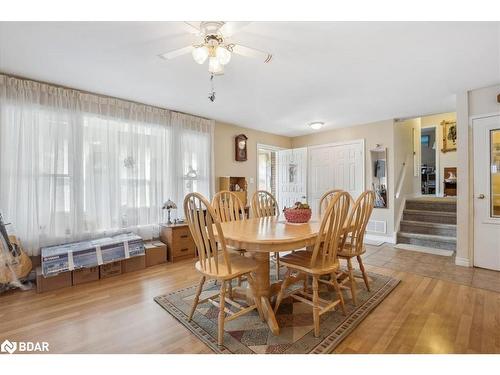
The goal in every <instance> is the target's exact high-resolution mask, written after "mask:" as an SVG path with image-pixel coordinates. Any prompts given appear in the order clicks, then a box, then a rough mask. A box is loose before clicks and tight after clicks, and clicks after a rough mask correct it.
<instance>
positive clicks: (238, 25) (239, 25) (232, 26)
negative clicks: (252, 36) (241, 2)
mask: <svg viewBox="0 0 500 375" xmlns="http://www.w3.org/2000/svg"><path fill="white" fill-rule="evenodd" d="M251 23H252V22H225V23H224V25H222V27H221V28H220V29H219V32H220V33H221V34H222V35H223V36H224V38H229V37H231V36H233V35H234V34H236V33H239V32H240V31H242V29H244V28H245V27H247V26H248V25H250V24H251Z"/></svg>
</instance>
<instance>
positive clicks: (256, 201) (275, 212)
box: [252, 190, 280, 279]
mask: <svg viewBox="0 0 500 375" xmlns="http://www.w3.org/2000/svg"><path fill="white" fill-rule="evenodd" d="M252 212H253V215H254V216H255V217H270V216H276V217H277V216H279V215H280V210H279V207H278V202H277V201H276V198H274V195H272V194H271V193H269V192H268V191H265V190H258V191H256V192H255V193H254V194H253V196H252ZM274 258H275V259H276V278H277V279H279V278H280V255H279V253H278V252H276V253H274Z"/></svg>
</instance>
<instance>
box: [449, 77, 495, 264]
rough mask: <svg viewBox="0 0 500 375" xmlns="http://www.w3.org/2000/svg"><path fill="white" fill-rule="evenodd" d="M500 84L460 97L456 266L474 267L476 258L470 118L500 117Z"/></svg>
mask: <svg viewBox="0 0 500 375" xmlns="http://www.w3.org/2000/svg"><path fill="white" fill-rule="evenodd" d="M498 94H500V84H498V85H494V86H490V87H484V88H480V89H477V90H472V91H469V92H467V93H461V94H459V95H457V143H458V144H457V146H458V153H457V154H458V155H457V186H458V191H457V256H456V258H455V262H456V263H457V264H459V265H462V266H472V265H473V257H474V223H473V217H474V204H473V203H474V200H473V194H474V182H473V168H474V160H473V149H472V141H473V140H472V126H471V121H470V120H471V117H478V116H479V117H480V116H483V115H488V114H493V113H497V114H498V113H500V103H498V102H497V99H496V98H497V95H498Z"/></svg>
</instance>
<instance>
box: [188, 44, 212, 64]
mask: <svg viewBox="0 0 500 375" xmlns="http://www.w3.org/2000/svg"><path fill="white" fill-rule="evenodd" d="M192 54H193V59H194V61H196V62H197V63H198V64H200V65H201V64H203V63H204V62H205V61H206V60H207V58H208V48H207V47H206V46H199V47H195V48H193V53H192Z"/></svg>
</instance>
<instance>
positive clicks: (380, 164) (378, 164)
mask: <svg viewBox="0 0 500 375" xmlns="http://www.w3.org/2000/svg"><path fill="white" fill-rule="evenodd" d="M370 157H371V165H372V189H373V191H374V192H375V208H387V207H388V201H387V198H388V196H389V195H388V193H387V148H384V147H380V145H377V147H376V148H374V149H373V150H370Z"/></svg>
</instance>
